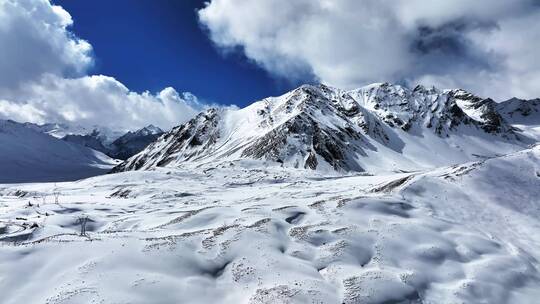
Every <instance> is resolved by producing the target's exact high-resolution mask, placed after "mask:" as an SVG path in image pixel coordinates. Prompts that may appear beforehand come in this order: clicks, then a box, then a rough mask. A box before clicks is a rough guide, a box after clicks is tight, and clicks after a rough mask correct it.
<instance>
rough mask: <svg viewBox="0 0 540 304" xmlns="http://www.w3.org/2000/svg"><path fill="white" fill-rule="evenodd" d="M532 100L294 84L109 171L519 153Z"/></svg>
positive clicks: (361, 165)
mask: <svg viewBox="0 0 540 304" xmlns="http://www.w3.org/2000/svg"><path fill="white" fill-rule="evenodd" d="M539 111H540V102H539V100H519V99H511V100H508V101H505V102H502V103H497V102H495V101H493V100H492V99H489V98H487V99H485V98H481V97H478V96H475V95H473V94H471V93H468V92H466V91H464V90H439V89H436V88H427V87H423V86H417V87H415V88H414V89H408V88H405V87H402V86H399V85H392V84H388V83H378V84H372V85H369V86H366V87H362V88H359V89H355V90H350V91H346V90H341V89H337V88H332V87H329V86H325V85H319V86H312V85H304V86H301V87H299V88H297V89H295V90H293V91H291V92H288V93H286V94H284V95H282V96H279V97H270V98H266V99H263V100H261V101H258V102H255V103H253V104H252V105H250V106H248V107H246V108H243V109H240V110H231V109H223V108H211V109H208V110H207V111H205V112H203V113H201V114H199V115H197V116H196V117H195V118H193V119H192V120H190V121H189V122H187V123H185V124H182V125H180V126H178V127H175V128H173V129H172V130H171V131H169V132H167V133H165V134H164V135H162V136H161V137H159V139H158V140H157V141H155V142H154V143H152V144H150V145H149V146H148V147H147V148H146V149H144V150H143V151H142V152H140V153H139V154H137V155H135V156H133V157H131V158H129V159H128V160H127V161H125V162H124V163H122V164H120V165H118V166H117V167H115V168H114V170H113V171H114V172H119V171H127V170H139V169H150V168H155V167H177V166H181V165H188V164H194V165H204V164H209V165H210V166H212V165H215V164H217V163H223V162H232V163H237V162H241V161H243V160H249V159H252V160H253V159H254V160H260V161H264V162H266V163H268V164H272V163H273V164H274V165H276V164H277V165H281V166H287V167H295V168H303V169H314V170H323V171H334V172H335V171H337V172H351V171H352V172H369V173H377V172H389V171H394V172H395V171H413V170H419V169H423V168H432V167H438V166H442V165H450V164H457V163H463V162H466V161H469V160H478V159H485V158H490V157H494V156H498V155H502V154H507V153H510V152H513V151H517V150H521V149H523V148H525V147H527V146H528V145H530V144H532V143H534V142H536V141H537V140H538V139H539V138H540V132H538V131H540V129H539V126H540V113H539Z"/></svg>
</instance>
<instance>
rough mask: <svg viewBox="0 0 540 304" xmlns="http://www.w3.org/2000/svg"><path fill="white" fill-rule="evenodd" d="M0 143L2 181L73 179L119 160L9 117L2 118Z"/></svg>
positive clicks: (103, 171) (105, 169)
mask: <svg viewBox="0 0 540 304" xmlns="http://www.w3.org/2000/svg"><path fill="white" fill-rule="evenodd" d="M0 143H1V145H0V183H14V182H38V181H65V180H74V179H80V178H85V177H89V176H94V175H99V174H103V173H105V172H107V171H108V170H110V168H112V167H113V166H114V165H115V164H116V162H114V161H113V160H112V159H110V158H109V157H108V156H106V155H104V154H102V153H100V152H97V151H95V150H92V149H89V148H86V147H83V146H80V145H76V144H73V143H69V142H66V141H63V140H60V139H58V138H56V137H53V136H51V135H48V134H45V133H43V132H41V131H38V130H36V129H35V128H32V127H29V126H28V124H21V123H17V122H14V121H9V120H0Z"/></svg>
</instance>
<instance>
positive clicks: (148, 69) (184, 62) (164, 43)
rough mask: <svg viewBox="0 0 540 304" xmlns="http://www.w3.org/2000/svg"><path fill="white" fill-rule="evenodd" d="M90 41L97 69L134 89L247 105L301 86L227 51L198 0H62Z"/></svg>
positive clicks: (75, 29)
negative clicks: (202, 20) (211, 33)
mask: <svg viewBox="0 0 540 304" xmlns="http://www.w3.org/2000/svg"><path fill="white" fill-rule="evenodd" d="M53 3H54V4H57V5H61V6H62V7H63V8H64V9H65V10H66V11H68V12H69V13H70V14H71V16H72V17H73V21H74V24H73V26H72V27H71V30H72V31H73V32H74V33H75V34H76V35H77V36H78V37H80V38H82V39H85V40H88V42H89V43H90V44H91V45H92V47H93V49H94V57H95V65H94V67H92V68H91V70H90V72H92V73H94V74H104V75H110V76H113V77H115V78H116V79H117V80H119V81H121V82H122V83H124V84H125V85H126V86H127V87H128V88H130V89H131V90H133V91H137V92H142V91H145V90H149V91H151V92H156V91H159V90H161V89H163V88H164V87H166V86H172V87H174V88H175V89H176V90H178V91H182V92H183V91H188V92H191V93H193V94H195V95H196V96H198V97H199V98H200V99H202V100H205V101H209V102H212V103H221V104H236V105H238V106H245V105H248V104H250V103H251V102H253V101H255V100H258V99H262V98H264V97H267V96H273V95H278V94H281V93H283V92H284V91H287V90H289V89H291V88H292V87H293V86H295V85H296V84H298V80H295V82H294V83H293V82H291V81H287V80H284V79H283V78H276V77H272V76H271V75H270V74H269V73H268V72H266V71H265V70H263V69H262V68H260V67H258V66H257V65H255V64H253V63H251V62H249V61H248V60H247V58H246V57H245V56H244V55H243V54H242V53H241V52H234V53H232V54H227V55H223V52H221V51H220V50H218V48H216V47H215V46H214V45H213V43H212V41H211V40H210V39H209V37H208V35H207V34H206V33H205V32H204V30H203V29H202V28H201V26H200V25H199V22H198V17H197V12H196V10H197V9H200V8H202V7H203V6H204V1H199V0H180V1H175V0H158V1H156V0H152V1H139V0H114V1H110V0H92V1H73V0H55V1H53Z"/></svg>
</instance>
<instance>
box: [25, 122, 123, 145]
mask: <svg viewBox="0 0 540 304" xmlns="http://www.w3.org/2000/svg"><path fill="white" fill-rule="evenodd" d="M24 125H25V126H26V127H28V128H31V129H34V130H36V131H38V132H42V133H46V134H49V135H51V136H54V137H56V138H64V137H66V136H69V135H72V136H73V135H81V136H84V135H90V134H94V135H95V136H96V137H97V138H98V139H99V141H100V142H102V144H110V143H112V142H113V141H114V140H115V139H117V138H118V137H120V136H122V135H123V134H125V132H126V131H124V130H113V129H111V128H108V127H104V126H97V125H94V126H91V127H84V126H80V125H77V124H66V123H45V124H35V123H30V122H26V123H24Z"/></svg>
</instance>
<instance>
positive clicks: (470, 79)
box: [199, 0, 540, 98]
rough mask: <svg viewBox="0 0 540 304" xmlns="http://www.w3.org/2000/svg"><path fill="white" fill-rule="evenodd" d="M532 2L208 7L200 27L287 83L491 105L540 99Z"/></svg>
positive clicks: (374, 0)
mask: <svg viewBox="0 0 540 304" xmlns="http://www.w3.org/2000/svg"><path fill="white" fill-rule="evenodd" d="M539 10H540V7H539V5H538V3H537V2H534V0H516V1H506V0H476V1H470V0H454V1H447V0H430V1H427V0H296V1H289V0H260V1H243V0H211V1H210V2H208V3H207V5H206V7H205V8H203V9H202V10H200V11H199V18H200V22H201V23H202V24H203V25H204V26H205V27H206V28H207V29H208V32H209V34H210V37H211V39H212V40H213V41H214V42H215V43H216V45H217V46H219V47H220V48H223V49H241V50H242V51H243V52H244V53H245V55H246V56H247V57H248V58H250V59H252V60H253V61H255V62H256V63H258V64H259V65H261V66H262V67H264V68H265V69H267V70H268V71H270V72H272V73H274V74H276V75H279V76H282V77H286V78H289V79H293V80H294V79H296V78H298V77H302V76H305V75H306V73H312V74H313V75H314V76H315V77H316V78H317V79H319V80H320V81H323V82H326V83H329V84H331V85H335V86H339V87H343V88H352V87H358V86H360V85H363V84H366V83H370V82H379V81H394V82H409V83H410V84H413V83H415V82H427V83H431V84H436V85H439V86H446V85H453V86H458V87H463V88H465V89H469V90H472V91H474V92H477V93H479V94H486V95H490V96H493V97H496V98H509V97H511V96H512V95H517V96H520V97H525V98H532V97H537V96H540V86H538V85H535V84H534V83H538V82H537V81H538V79H539V78H540V68H539V67H538V63H537V62H538V60H537V59H536V57H537V53H538V51H537V50H538V49H539V47H540V42H539V41H540V39H538V35H539V34H540V25H539V23H538V21H537V20H540V12H539Z"/></svg>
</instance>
